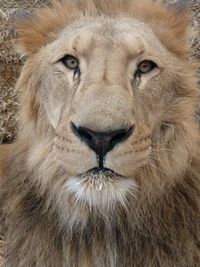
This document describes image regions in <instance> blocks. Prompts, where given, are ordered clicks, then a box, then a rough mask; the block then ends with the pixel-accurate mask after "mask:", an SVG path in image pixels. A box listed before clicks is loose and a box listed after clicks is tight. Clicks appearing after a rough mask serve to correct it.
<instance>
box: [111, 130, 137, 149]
mask: <svg viewBox="0 0 200 267" xmlns="http://www.w3.org/2000/svg"><path fill="white" fill-rule="evenodd" d="M133 130H134V126H132V127H130V128H129V129H128V130H125V129H122V130H119V132H118V133H115V135H113V137H112V140H111V141H112V143H113V145H115V144H117V143H121V142H123V141H125V140H126V139H128V137H129V136H130V135H131V134H132V133H133Z"/></svg>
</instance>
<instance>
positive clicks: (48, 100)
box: [17, 0, 198, 214]
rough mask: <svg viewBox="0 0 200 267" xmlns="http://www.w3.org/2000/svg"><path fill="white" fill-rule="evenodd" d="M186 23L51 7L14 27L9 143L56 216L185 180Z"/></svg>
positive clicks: (161, 9) (191, 128)
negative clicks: (22, 151) (13, 123)
mask: <svg viewBox="0 0 200 267" xmlns="http://www.w3.org/2000/svg"><path fill="white" fill-rule="evenodd" d="M140 2H142V3H140ZM188 24H189V22H188V18H187V15H186V14H185V11H184V10H182V9H175V10H170V8H168V7H166V6H164V5H161V4H159V3H157V2H150V1H129V0H127V1H116V0H113V1H98V0H91V1H90V0H88V1H81V0H80V1H64V2H63V3H62V1H60V2H59V1H57V2H56V1H55V3H54V8H53V9H51V8H46V9H44V10H42V11H40V13H37V14H36V15H35V16H33V17H31V18H29V19H27V18H26V19H23V20H21V21H20V23H19V25H18V29H19V33H20V35H21V39H20V40H19V45H20V49H21V51H22V53H24V54H25V55H27V57H28V59H27V62H26V64H25V66H24V68H23V71H22V74H21V77H20V79H19V81H18V84H17V87H18V88H19V89H23V92H24V93H23V94H24V97H23V100H22V112H21V123H20V134H19V137H18V143H19V144H23V146H24V144H25V146H26V149H27V151H28V152H27V166H28V169H29V170H31V171H32V172H34V174H35V175H34V177H35V181H33V182H35V183H37V184H38V185H39V188H40V190H41V193H44V192H51V193H52V194H50V195H51V196H53V199H54V200H55V201H56V202H57V204H58V206H59V207H60V208H61V210H62V212H63V211H64V210H67V211H68V210H69V207H71V206H72V207H73V211H74V209H76V208H77V206H79V207H85V208H89V209H93V208H94V209H98V210H104V211H105V210H110V209H114V208H115V207H116V206H128V205H129V204H130V203H131V205H134V203H137V202H138V201H142V200H145V199H147V198H149V197H150V196H151V197H152V196H153V195H155V192H156V193H160V192H162V191H163V189H164V188H166V187H169V186H171V185H172V184H173V183H174V182H175V181H176V180H177V179H179V177H180V174H182V173H184V172H185V170H186V168H187V164H188V162H189V161H190V158H191V156H192V153H193V149H194V147H195V145H196V139H197V138H196V133H197V126H196V125H197V124H196V122H195V109H196V105H197V98H198V92H197V87H196V78H195V72H196V65H195V64H194V63H193V62H188V59H187V52H188V51H187V50H188V48H187V38H188V31H187V29H188ZM64 214H65V213H64Z"/></svg>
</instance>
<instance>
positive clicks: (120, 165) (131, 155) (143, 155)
mask: <svg viewBox="0 0 200 267" xmlns="http://www.w3.org/2000/svg"><path fill="white" fill-rule="evenodd" d="M150 150H151V149H150V148H149V149H147V150H145V151H137V152H135V151H134V149H133V150H127V151H124V152H121V153H119V152H118V151H117V150H113V151H112V152H110V153H108V155H107V156H106V159H105V167H106V168H109V169H111V170H113V171H115V172H116V173H118V174H120V175H122V176H127V177H133V176H134V175H135V172H136V171H137V170H138V168H140V167H141V166H143V165H144V164H146V163H147V162H148V158H149V155H150Z"/></svg>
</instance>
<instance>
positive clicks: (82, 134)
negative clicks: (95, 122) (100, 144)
mask: <svg viewBox="0 0 200 267" xmlns="http://www.w3.org/2000/svg"><path fill="white" fill-rule="evenodd" d="M71 129H72V131H73V133H74V134H75V135H76V136H77V137H78V138H79V139H81V141H85V142H87V143H90V142H91V141H92V135H91V134H90V133H89V131H88V130H87V129H85V128H83V127H79V128H78V127H76V126H75V124H74V123H73V122H71Z"/></svg>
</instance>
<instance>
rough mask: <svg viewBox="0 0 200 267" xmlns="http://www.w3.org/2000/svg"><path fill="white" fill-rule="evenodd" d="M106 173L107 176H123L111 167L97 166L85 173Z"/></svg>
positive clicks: (96, 174)
mask: <svg viewBox="0 0 200 267" xmlns="http://www.w3.org/2000/svg"><path fill="white" fill-rule="evenodd" d="M102 174H103V175H106V176H110V177H114V176H115V177H122V176H121V175H120V174H118V173H116V172H114V171H113V170H111V169H109V168H104V167H103V168H101V167H95V168H93V169H90V170H88V171H87V172H86V173H84V175H95V176H98V175H102Z"/></svg>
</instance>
